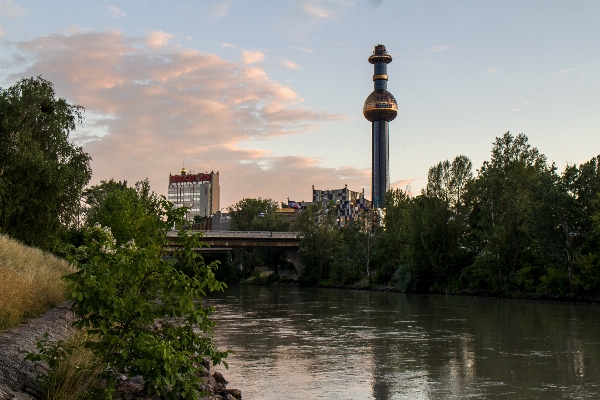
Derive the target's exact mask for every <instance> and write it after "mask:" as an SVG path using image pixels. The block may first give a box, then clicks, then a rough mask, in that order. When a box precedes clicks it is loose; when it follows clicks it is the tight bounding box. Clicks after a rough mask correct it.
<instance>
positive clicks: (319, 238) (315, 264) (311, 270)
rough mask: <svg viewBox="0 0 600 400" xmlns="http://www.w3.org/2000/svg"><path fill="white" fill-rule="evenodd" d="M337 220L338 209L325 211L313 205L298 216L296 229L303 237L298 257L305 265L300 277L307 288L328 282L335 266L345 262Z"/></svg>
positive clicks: (317, 205)
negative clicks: (335, 263) (333, 265)
mask: <svg viewBox="0 0 600 400" xmlns="http://www.w3.org/2000/svg"><path fill="white" fill-rule="evenodd" d="M336 218H337V216H336V210H335V207H329V209H326V208H325V207H323V206H322V205H321V204H319V203H313V204H311V205H310V206H308V207H307V208H306V210H304V211H302V212H301V213H300V214H299V215H298V218H297V220H296V224H295V228H296V230H297V231H298V232H299V233H300V235H301V236H302V241H301V242H300V249H299V257H300V261H301V262H302V264H303V265H304V269H303V270H302V273H301V274H300V281H301V283H302V284H304V285H314V284H316V283H318V282H319V281H321V280H326V279H328V278H329V273H330V268H331V266H332V264H333V263H334V262H340V261H341V260H342V258H343V252H342V235H341V233H340V230H339V229H338V227H337V221H336Z"/></svg>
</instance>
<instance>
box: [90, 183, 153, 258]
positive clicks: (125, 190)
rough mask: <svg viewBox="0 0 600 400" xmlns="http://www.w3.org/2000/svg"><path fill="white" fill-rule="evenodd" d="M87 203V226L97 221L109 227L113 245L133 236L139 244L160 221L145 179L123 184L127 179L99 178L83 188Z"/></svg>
mask: <svg viewBox="0 0 600 400" xmlns="http://www.w3.org/2000/svg"><path fill="white" fill-rule="evenodd" d="M84 199H85V203H86V204H87V205H88V209H87V211H86V213H87V217H86V218H87V221H86V224H87V226H93V225H94V224H96V223H99V224H100V225H102V226H108V227H110V228H111V231H112V234H113V237H114V238H115V239H116V241H117V245H121V244H123V243H126V242H128V241H129V240H132V239H133V240H134V241H135V242H136V243H138V244H139V245H141V246H145V244H146V243H145V241H146V240H148V238H149V237H152V234H153V233H154V232H158V231H160V228H161V227H162V224H163V221H162V220H161V215H160V201H159V198H158V196H157V195H156V194H155V193H154V192H153V191H152V190H150V183H149V182H148V179H145V180H143V181H140V182H137V183H136V184H135V187H127V182H115V181H113V180H110V181H102V182H101V183H100V184H99V185H96V186H92V187H91V188H89V189H86V191H85V192H84Z"/></svg>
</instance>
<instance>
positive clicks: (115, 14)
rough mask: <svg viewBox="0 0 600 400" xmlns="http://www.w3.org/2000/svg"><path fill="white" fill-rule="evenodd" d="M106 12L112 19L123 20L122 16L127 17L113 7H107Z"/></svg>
mask: <svg viewBox="0 0 600 400" xmlns="http://www.w3.org/2000/svg"><path fill="white" fill-rule="evenodd" d="M108 12H109V13H110V15H111V17H113V18H123V17H124V16H126V15H127V14H125V13H124V12H123V11H121V10H119V9H118V8H117V7H115V6H110V7H108Z"/></svg>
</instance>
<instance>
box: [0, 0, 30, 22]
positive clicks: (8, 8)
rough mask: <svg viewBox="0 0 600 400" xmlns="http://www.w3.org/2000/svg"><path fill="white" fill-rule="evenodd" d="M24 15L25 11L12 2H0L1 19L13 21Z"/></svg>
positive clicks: (6, 0) (2, 0)
mask: <svg viewBox="0 0 600 400" xmlns="http://www.w3.org/2000/svg"><path fill="white" fill-rule="evenodd" d="M23 14H25V9H24V8H23V7H21V6H20V5H18V4H17V3H15V2H14V1H12V0H0V15H1V16H2V18H3V19H15V18H18V17H20V16H22V15H23Z"/></svg>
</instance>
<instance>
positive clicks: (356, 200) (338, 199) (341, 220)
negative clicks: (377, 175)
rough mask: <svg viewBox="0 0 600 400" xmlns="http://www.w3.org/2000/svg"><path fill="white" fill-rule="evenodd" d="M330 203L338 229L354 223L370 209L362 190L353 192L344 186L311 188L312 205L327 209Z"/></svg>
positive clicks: (369, 203)
mask: <svg viewBox="0 0 600 400" xmlns="http://www.w3.org/2000/svg"><path fill="white" fill-rule="evenodd" d="M332 202H333V203H334V204H335V207H336V211H337V222H338V226H340V227H341V226H344V225H346V224H348V223H350V222H352V221H355V220H356V219H358V217H359V216H360V215H361V214H362V213H363V212H365V211H368V210H370V209H371V207H372V204H371V202H370V201H369V200H367V199H365V191H364V189H363V191H362V192H354V191H352V190H349V189H348V185H345V186H344V188H342V189H327V190H318V189H315V187H314V186H313V203H318V204H321V205H322V206H323V207H325V208H327V209H329V207H330V205H331V204H332Z"/></svg>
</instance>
